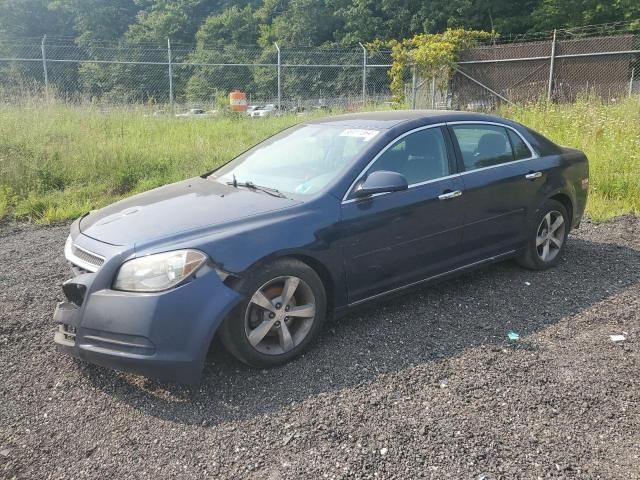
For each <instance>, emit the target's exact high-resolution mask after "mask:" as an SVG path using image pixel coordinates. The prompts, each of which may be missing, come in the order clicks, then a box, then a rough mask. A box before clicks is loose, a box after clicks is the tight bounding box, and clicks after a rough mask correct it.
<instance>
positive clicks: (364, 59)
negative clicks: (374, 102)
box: [358, 42, 367, 109]
mask: <svg viewBox="0 0 640 480" xmlns="http://www.w3.org/2000/svg"><path fill="white" fill-rule="evenodd" d="M358 44H359V45H360V46H361V47H362V108H363V109H364V106H365V105H366V103H367V49H366V48H365V46H364V45H362V43H360V42H358Z"/></svg>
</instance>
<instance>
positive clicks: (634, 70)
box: [629, 66, 636, 98]
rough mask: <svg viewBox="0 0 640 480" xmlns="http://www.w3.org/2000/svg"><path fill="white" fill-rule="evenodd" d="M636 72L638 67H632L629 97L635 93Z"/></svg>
mask: <svg viewBox="0 0 640 480" xmlns="http://www.w3.org/2000/svg"><path fill="white" fill-rule="evenodd" d="M635 73H636V67H635V66H634V67H631V80H629V98H631V95H632V94H633V76H634V74H635Z"/></svg>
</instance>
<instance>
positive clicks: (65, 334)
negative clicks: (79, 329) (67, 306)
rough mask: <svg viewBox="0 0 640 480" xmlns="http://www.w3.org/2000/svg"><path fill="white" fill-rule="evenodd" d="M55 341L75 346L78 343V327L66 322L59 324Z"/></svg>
mask: <svg viewBox="0 0 640 480" xmlns="http://www.w3.org/2000/svg"><path fill="white" fill-rule="evenodd" d="M55 341H56V342H58V343H60V344H62V345H66V346H68V347H73V346H74V345H75V344H76V327H72V326H71V325H65V324H60V325H58V331H57V332H56V334H55Z"/></svg>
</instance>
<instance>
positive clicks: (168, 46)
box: [167, 38, 173, 111]
mask: <svg viewBox="0 0 640 480" xmlns="http://www.w3.org/2000/svg"><path fill="white" fill-rule="evenodd" d="M167 56H168V58H169V105H170V106H171V110H172V111H173V64H172V61H171V40H170V39H168V38H167Z"/></svg>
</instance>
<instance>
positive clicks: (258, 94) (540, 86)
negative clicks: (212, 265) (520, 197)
mask: <svg viewBox="0 0 640 480" xmlns="http://www.w3.org/2000/svg"><path fill="white" fill-rule="evenodd" d="M623 27H624V28H623ZM498 40H500V39H495V40H494V41H492V42H491V43H488V44H486V45H481V46H478V47H474V48H471V49H469V50H467V51H465V52H463V53H462V55H461V57H460V59H459V62H458V63H457V65H456V66H454V68H453V73H452V72H451V71H450V70H449V69H448V68H445V69H443V70H442V71H441V72H439V73H438V74H437V75H435V76H434V77H432V78H426V79H425V78H419V77H418V76H417V75H415V74H413V75H412V74H411V71H409V72H407V77H406V85H405V99H406V102H407V105H408V106H409V107H410V108H435V109H444V108H447V109H470V110H491V109H494V108H495V107H496V106H497V105H498V104H500V103H502V102H507V103H518V104H523V103H527V102H536V101H540V100H549V101H556V102H572V101H574V100H575V99H576V98H578V97H580V96H584V95H597V96H599V97H601V98H603V99H604V100H606V101H614V100H615V99H618V98H621V97H624V96H629V95H633V94H637V93H639V92H640V35H638V33H637V32H633V31H631V30H630V29H629V28H628V25H622V26H620V25H618V26H614V27H610V28H609V27H608V28H606V29H603V28H598V29H595V28H594V29H590V30H589V29H574V30H562V31H557V32H549V33H546V34H535V35H530V36H527V37H519V38H502V39H501V40H500V41H498ZM391 61H392V60H391V53H390V52H388V51H375V52H373V51H369V50H367V49H366V48H365V47H364V46H362V45H359V46H356V47H353V48H342V49H337V48H301V47H297V48H293V47H290V48H284V47H280V46H278V45H276V44H274V45H272V46H271V47H270V48H266V49H257V48H239V47H231V46H220V47H217V48H213V47H207V48H201V47H193V46H185V45H171V44H170V42H169V41H167V43H166V44H165V45H150V44H136V45H129V44H108V43H96V44H92V45H90V46H80V45H77V44H76V43H74V41H73V40H72V39H64V38H46V37H45V38H42V39H36V38H21V39H13V40H11V39H9V40H4V41H0V101H3V102H16V101H21V100H23V99H25V98H33V97H36V98H42V97H43V96H49V97H55V98H57V99H60V100H63V101H66V102H72V103H99V104H105V105H148V106H150V107H151V108H155V109H158V110H160V109H166V108H168V107H169V106H170V107H173V108H174V109H176V110H178V109H183V108H201V109H204V110H219V109H224V108H227V107H228V105H229V97H228V95H229V92H231V91H233V90H240V91H242V92H244V93H245V94H246V96H247V100H248V103H249V105H267V104H272V105H274V106H277V107H279V108H280V109H281V110H287V111H310V110H314V109H330V108H340V109H344V110H359V109H362V108H363V107H371V106H374V105H381V104H389V103H390V102H391V92H390V90H389V77H388V74H387V72H388V70H389V67H390V66H391Z"/></svg>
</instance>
